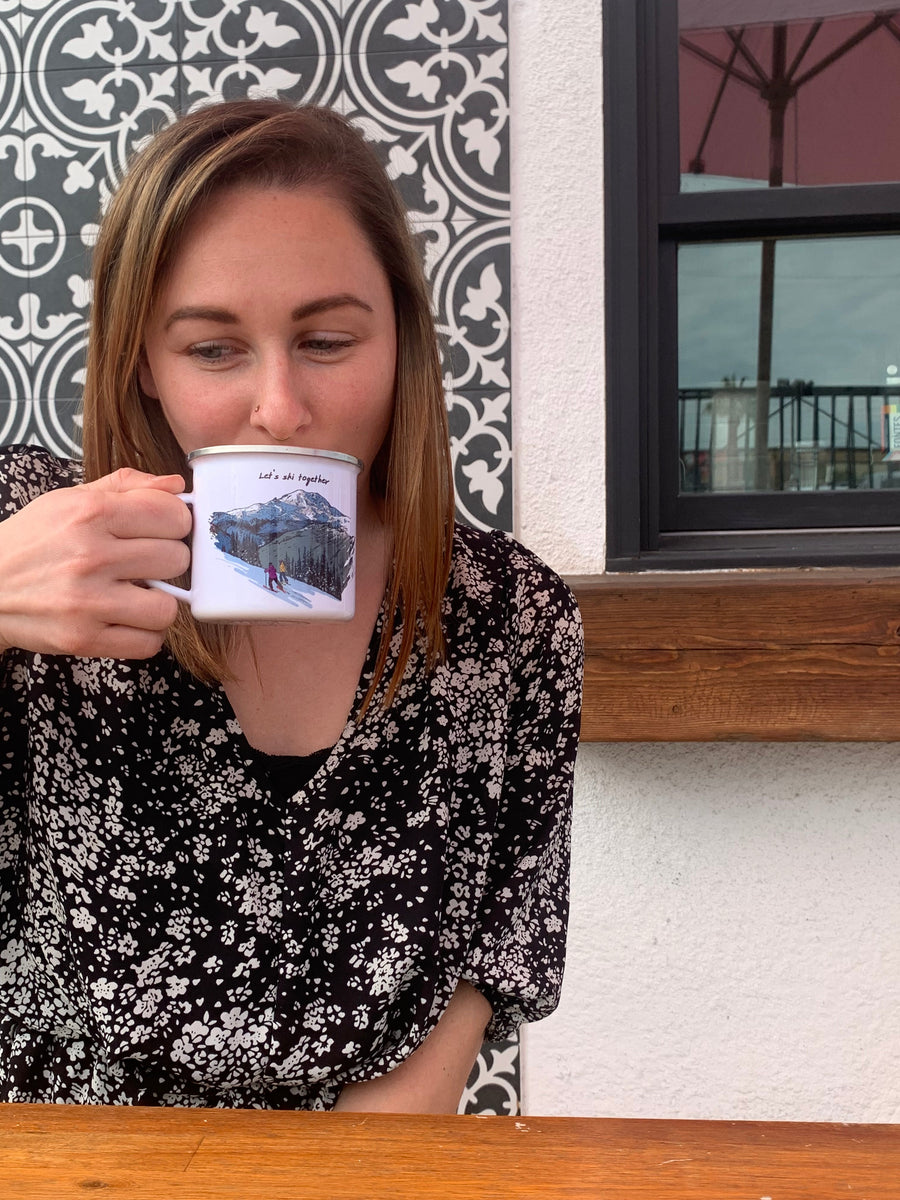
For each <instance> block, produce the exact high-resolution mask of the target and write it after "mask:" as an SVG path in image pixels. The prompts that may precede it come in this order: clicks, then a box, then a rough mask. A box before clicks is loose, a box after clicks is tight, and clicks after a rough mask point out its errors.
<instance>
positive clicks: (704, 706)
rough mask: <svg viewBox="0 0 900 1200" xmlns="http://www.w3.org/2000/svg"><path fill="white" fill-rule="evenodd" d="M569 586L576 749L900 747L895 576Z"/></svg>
mask: <svg viewBox="0 0 900 1200" xmlns="http://www.w3.org/2000/svg"><path fill="white" fill-rule="evenodd" d="M567 582H568V584H569V585H570V587H571V588H572V590H573V591H574V593H575V596H576V598H577V600H578V604H579V606H580V608H581V613H582V617H583V619H584V628H585V682H584V709H583V715H582V731H581V740H582V741H588V742H645V741H647V742H682V741H703V742H705V741H723V740H735V741H900V568H879V569H863V568H858V569H832V568H818V569H807V570H796V569H795V570H779V571H740V572H734V573H725V574H723V573H699V574H698V573H696V572H694V573H679V574H653V573H650V574H643V575H632V574H628V575H624V574H623V575H585V576H576V577H569V578H568V580H567Z"/></svg>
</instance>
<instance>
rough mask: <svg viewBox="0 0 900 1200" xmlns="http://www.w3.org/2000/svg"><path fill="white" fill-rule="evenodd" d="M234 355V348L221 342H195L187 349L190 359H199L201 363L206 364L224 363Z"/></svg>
mask: <svg viewBox="0 0 900 1200" xmlns="http://www.w3.org/2000/svg"><path fill="white" fill-rule="evenodd" d="M234 353H235V349H234V347H233V346H228V345H226V344H224V343H223V342H197V343H196V344H195V345H193V346H190V347H188V354H190V355H191V357H192V358H199V359H200V361H201V362H206V363H220V362H225V360H226V359H227V358H229V357H230V356H231V355H232V354H234Z"/></svg>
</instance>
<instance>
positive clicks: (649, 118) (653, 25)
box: [603, 0, 900, 571]
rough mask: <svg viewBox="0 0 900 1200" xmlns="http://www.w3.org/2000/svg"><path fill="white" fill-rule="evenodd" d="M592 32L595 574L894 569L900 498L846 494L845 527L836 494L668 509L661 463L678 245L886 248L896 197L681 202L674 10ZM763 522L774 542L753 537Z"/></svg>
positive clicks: (624, 12) (660, 8)
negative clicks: (600, 121) (602, 556)
mask: <svg viewBox="0 0 900 1200" xmlns="http://www.w3.org/2000/svg"><path fill="white" fill-rule="evenodd" d="M603 31H604V34H603V43H604V53H603V67H604V112H605V142H604V145H605V194H604V204H605V226H606V303H605V320H606V335H607V381H606V383H607V392H606V408H607V547H608V555H607V567H608V569H609V570H613V571H616V570H642V569H673V570H684V569H693V568H706V569H709V568H716V567H721V568H728V567H740V566H757V567H763V566H815V565H821V566H828V565H832V566H834V565H840V566H874V565H880V564H894V563H900V491H892V490H884V491H880V492H879V491H873V492H868V491H862V490H861V491H858V492H854V493H853V494H852V495H853V499H852V504H853V513H854V516H856V515H857V514H858V524H856V523H855V524H854V527H846V520H847V513H846V508H847V499H846V497H847V493H846V492H844V493H839V494H837V495H836V494H833V493H828V492H822V491H820V492H814V493H807V494H797V493H780V492H775V493H768V494H760V493H757V494H754V495H747V494H739V495H728V494H719V495H716V496H715V497H710V496H690V495H688V496H685V495H682V496H677V488H676V486H675V480H674V479H673V475H674V472H675V471H676V470H677V461H676V456H674V455H669V456H668V457H666V456H664V455H663V454H662V447H663V446H664V445H671V444H672V442H671V439H672V436H673V426H674V425H675V422H676V421H677V412H676V406H675V405H674V404H670V405H668V406H667V405H666V404H665V397H666V396H674V395H675V393H676V391H677V377H676V370H677V324H676V322H677V295H676V287H677V282H676V264H675V256H676V245H677V242H678V241H681V240H689V241H702V240H708V241H720V240H729V239H733V238H752V237H756V238H758V237H764V236H776V235H778V236H790V235H794V236H797V235H803V234H812V235H815V234H825V233H830V234H835V235H838V234H847V235H852V234H859V233H879V232H882V233H884V232H890V233H895V234H896V233H900V185H895V184H871V185H858V186H846V185H845V186H840V187H808V188H791V189H785V190H783V191H782V190H780V189H779V190H777V191H775V190H771V191H766V190H756V189H754V190H752V191H750V190H748V191H725V192H693V193H681V192H680V191H678V190H677V189H678V137H677V134H678V129H677V121H678V116H677V114H678V76H677V53H678V18H677V5H676V4H675V3H673V2H672V0H603ZM666 181H668V186H665V184H666ZM674 434H675V435H676V436H677V427H675V428H674ZM837 509H841V520H842V521H843V522H844V523H845V527H839V525H838V522H837V521H834V523H833V524H832V523H831V522H832V519H833V517H832V514H833V513H834V512H835V510H837ZM663 513H665V514H667V515H668V518H669V522H672V521H673V517H674V524H675V525H676V527H677V530H678V531H677V532H666V531H665V523H664V522H663V521H661V514H663ZM768 513H772V514H773V515H772V521H773V524H774V523H775V520H776V514H777V520H778V525H779V528H774V529H772V528H762V529H761V528H759V526H760V525H761V523H763V522H765V521H766V520H767V516H766V514H768ZM712 514H719V516H718V518H717V519H716V520H715V521H713V520H712V519H711V518H712ZM892 521H893V524H892V523H891V522H892ZM808 523H815V524H818V525H819V526H820V527H819V528H810V527H809V526H808ZM748 524H749V525H752V526H753V527H752V528H746V526H747V525H748ZM742 525H743V526H745V527H744V528H741V526H742ZM829 526H830V527H829Z"/></svg>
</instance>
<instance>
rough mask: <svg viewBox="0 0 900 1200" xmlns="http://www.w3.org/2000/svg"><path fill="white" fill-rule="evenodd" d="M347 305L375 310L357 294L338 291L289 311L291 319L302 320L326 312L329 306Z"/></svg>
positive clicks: (368, 310)
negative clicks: (334, 294)
mask: <svg viewBox="0 0 900 1200" xmlns="http://www.w3.org/2000/svg"><path fill="white" fill-rule="evenodd" d="M348 305H351V306H353V307H355V308H362V309H365V311H366V312H374V311H375V310H374V309H373V308H372V305H371V304H367V303H366V302H365V300H360V298H359V297H358V296H354V295H352V294H351V293H350V292H340V293H339V294H338V295H336V296H322V298H321V299H319V300H310V301H309V302H308V303H307V304H300V305H298V307H297V308H295V309H294V311H293V312H292V313H291V320H292V321H302V320H303V319H304V317H314V316H315V315H316V313H320V312H327V311H328V309H330V308H345V307H347V306H348Z"/></svg>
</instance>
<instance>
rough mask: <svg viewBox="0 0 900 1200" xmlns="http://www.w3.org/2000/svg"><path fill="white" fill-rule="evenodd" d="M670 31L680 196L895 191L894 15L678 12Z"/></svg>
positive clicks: (819, 7) (871, 9) (898, 37)
mask: <svg viewBox="0 0 900 1200" xmlns="http://www.w3.org/2000/svg"><path fill="white" fill-rule="evenodd" d="M836 8H839V9H843V10H844V13H847V14H849V15H842V16H830V17H829V16H826V17H824V18H823V17H816V16H815V13H816V12H817V11H819V12H824V13H826V14H827V13H828V12H829V11H830V12H831V13H833V12H834V11H835V9H836ZM860 10H864V11H860ZM798 13H799V14H802V16H801V17H798ZM809 14H812V15H809ZM679 24H680V39H679V41H680V45H679V56H678V71H679V92H680V104H679V108H680V122H679V123H680V142H681V186H682V190H683V191H697V190H710V189H711V190H718V189H721V188H729V187H754V186H756V187H760V186H763V187H765V186H768V187H781V186H783V185H814V184H837V183H874V182H895V181H900V141H898V139H897V137H896V136H895V128H894V126H895V122H894V120H893V119H892V116H893V114H896V113H897V112H900V5H896V4H886V3H880V4H879V3H878V2H877V0H876V2H875V3H870V4H865V3H861V2H859V0H845V2H844V3H841V4H835V3H834V0H818V3H817V2H816V0H808V2H804V3H802V4H798V3H797V0H766V2H764V3H760V2H759V0H680V3H679Z"/></svg>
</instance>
